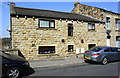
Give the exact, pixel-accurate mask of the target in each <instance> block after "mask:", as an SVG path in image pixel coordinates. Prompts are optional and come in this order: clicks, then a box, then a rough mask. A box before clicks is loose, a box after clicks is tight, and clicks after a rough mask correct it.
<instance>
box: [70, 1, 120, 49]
mask: <svg viewBox="0 0 120 78" xmlns="http://www.w3.org/2000/svg"><path fill="white" fill-rule="evenodd" d="M72 13H77V14H83V15H86V16H90V17H93V18H97V19H99V20H101V21H104V22H105V29H106V33H107V39H106V45H107V46H113V47H120V14H119V13H115V12H112V11H108V10H105V9H102V8H97V7H92V6H87V5H83V4H80V3H79V2H76V3H75V4H74V9H73V10H72Z"/></svg>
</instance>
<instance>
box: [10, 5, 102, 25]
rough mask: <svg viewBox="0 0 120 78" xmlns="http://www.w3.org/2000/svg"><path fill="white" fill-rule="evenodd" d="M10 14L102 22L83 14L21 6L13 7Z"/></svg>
mask: <svg viewBox="0 0 120 78" xmlns="http://www.w3.org/2000/svg"><path fill="white" fill-rule="evenodd" d="M11 15H26V16H34V17H35V16H36V17H44V18H55V19H68V20H79V21H85V22H96V23H103V22H102V21H100V20H98V19H95V18H93V17H89V16H85V15H82V14H75V13H68V12H59V11H51V10H42V9H32V8H23V7H13V8H12V13H11Z"/></svg>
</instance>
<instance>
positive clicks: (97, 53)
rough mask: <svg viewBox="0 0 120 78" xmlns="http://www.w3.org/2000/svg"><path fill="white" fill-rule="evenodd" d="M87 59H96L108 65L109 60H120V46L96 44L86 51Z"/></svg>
mask: <svg viewBox="0 0 120 78" xmlns="http://www.w3.org/2000/svg"><path fill="white" fill-rule="evenodd" d="M84 59H85V62H86V61H94V62H98V63H102V64H103V65H106V64H107V63H108V62H111V61H117V60H120V48H117V47H108V46H95V47H93V48H91V49H89V50H87V51H85V52H84Z"/></svg>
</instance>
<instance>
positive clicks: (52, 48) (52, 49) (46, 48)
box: [39, 46, 55, 54]
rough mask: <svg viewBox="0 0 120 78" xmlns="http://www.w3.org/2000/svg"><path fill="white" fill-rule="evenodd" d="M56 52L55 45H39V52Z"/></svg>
mask: <svg viewBox="0 0 120 78" xmlns="http://www.w3.org/2000/svg"><path fill="white" fill-rule="evenodd" d="M50 53H55V46H39V54H50Z"/></svg>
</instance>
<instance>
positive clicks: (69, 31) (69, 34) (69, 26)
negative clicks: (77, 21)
mask: <svg viewBox="0 0 120 78" xmlns="http://www.w3.org/2000/svg"><path fill="white" fill-rule="evenodd" d="M68 36H73V24H68Z"/></svg>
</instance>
